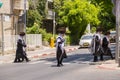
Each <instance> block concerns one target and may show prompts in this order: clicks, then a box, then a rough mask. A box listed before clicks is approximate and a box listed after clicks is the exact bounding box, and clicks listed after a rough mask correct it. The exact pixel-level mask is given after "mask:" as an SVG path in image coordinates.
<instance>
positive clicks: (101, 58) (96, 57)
mask: <svg viewBox="0 0 120 80" xmlns="http://www.w3.org/2000/svg"><path fill="white" fill-rule="evenodd" d="M100 60H101V61H102V60H103V54H100ZM93 61H94V62H96V61H98V55H94V60H93Z"/></svg>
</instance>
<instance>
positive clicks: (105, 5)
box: [90, 0, 115, 31]
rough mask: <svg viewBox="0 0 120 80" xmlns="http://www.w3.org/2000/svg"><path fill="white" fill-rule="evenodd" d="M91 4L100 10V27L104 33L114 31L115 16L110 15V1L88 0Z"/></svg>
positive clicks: (111, 6)
mask: <svg viewBox="0 0 120 80" xmlns="http://www.w3.org/2000/svg"><path fill="white" fill-rule="evenodd" d="M90 1H91V3H92V4H94V5H97V6H99V7H100V8H101V10H100V13H99V20H100V21H101V23H100V26H101V27H102V28H103V29H104V30H105V31H106V30H110V29H115V16H114V15H113V13H112V8H113V4H112V3H111V0H90Z"/></svg>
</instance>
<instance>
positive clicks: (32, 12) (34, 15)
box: [27, 0, 42, 27]
mask: <svg viewBox="0 0 120 80" xmlns="http://www.w3.org/2000/svg"><path fill="white" fill-rule="evenodd" d="M35 1H36V0H35ZM35 1H33V0H29V10H28V11H27V27H32V26H33V25H34V23H36V24H38V25H39V26H40V25H41V20H42V16H41V15H40V14H39V12H38V10H37V9H36V6H37V4H36V2H35Z"/></svg>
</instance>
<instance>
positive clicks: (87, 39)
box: [79, 34, 93, 48]
mask: <svg viewBox="0 0 120 80" xmlns="http://www.w3.org/2000/svg"><path fill="white" fill-rule="evenodd" d="M92 38H93V35H92V34H86V35H83V36H82V37H81V39H80V41H79V45H80V47H81V48H85V47H90V46H91V41H92Z"/></svg>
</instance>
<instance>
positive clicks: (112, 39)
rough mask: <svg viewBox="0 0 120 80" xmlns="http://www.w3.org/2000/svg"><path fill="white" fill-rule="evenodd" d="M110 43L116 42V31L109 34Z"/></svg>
mask: <svg viewBox="0 0 120 80" xmlns="http://www.w3.org/2000/svg"><path fill="white" fill-rule="evenodd" d="M110 42H111V43H114V42H116V31H111V32H110Z"/></svg>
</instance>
